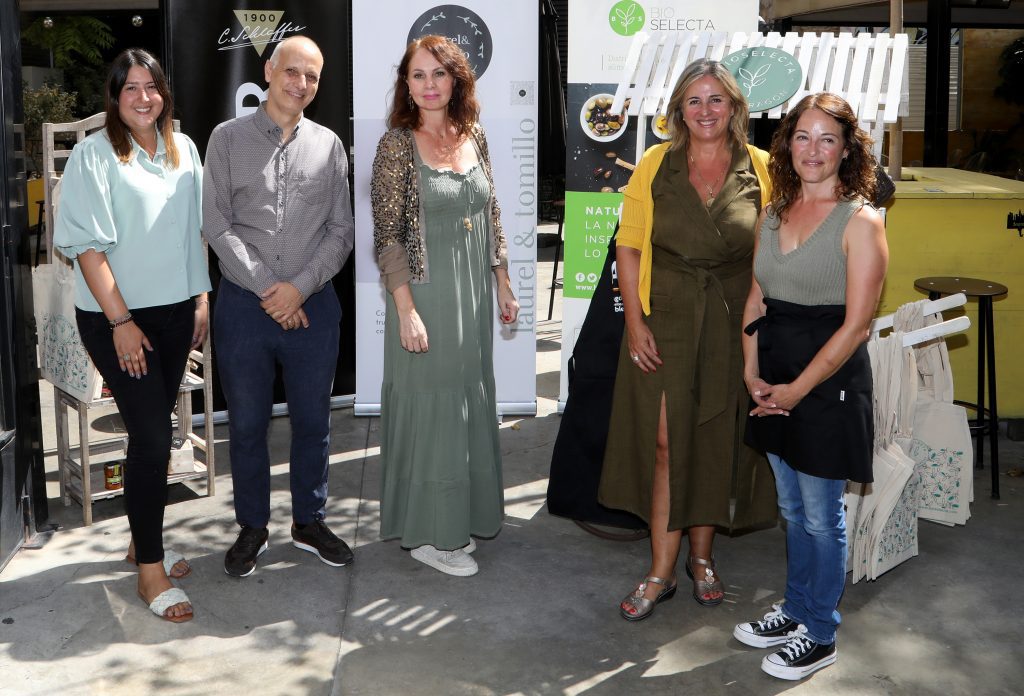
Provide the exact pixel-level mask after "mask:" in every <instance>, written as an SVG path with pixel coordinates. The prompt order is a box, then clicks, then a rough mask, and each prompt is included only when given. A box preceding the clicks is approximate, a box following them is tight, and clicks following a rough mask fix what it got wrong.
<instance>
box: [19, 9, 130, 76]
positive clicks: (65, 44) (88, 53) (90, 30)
mask: <svg viewBox="0 0 1024 696" xmlns="http://www.w3.org/2000/svg"><path fill="white" fill-rule="evenodd" d="M45 20H46V18H44V17H40V18H38V19H36V20H35V21H33V22H32V23H31V24H29V25H28V26H27V27H25V29H24V31H22V32H21V38H22V40H24V41H25V42H26V43H30V44H32V45H33V46H38V47H39V48H45V49H47V50H48V51H50V55H51V56H52V57H53V67H55V68H62V69H64V68H72V67H74V66H75V65H77V64H79V63H87V64H90V65H101V64H102V63H103V49H105V48H110V47H111V46H113V45H114V35H113V34H112V33H111V32H110V27H109V26H107V25H106V24H105V23H104V22H101V21H100V20H98V19H96V18H94V17H77V16H60V17H57V18H56V19H54V20H52V22H53V26H51V27H50V28H47V27H46V26H44V24H43V23H44V21H45Z"/></svg>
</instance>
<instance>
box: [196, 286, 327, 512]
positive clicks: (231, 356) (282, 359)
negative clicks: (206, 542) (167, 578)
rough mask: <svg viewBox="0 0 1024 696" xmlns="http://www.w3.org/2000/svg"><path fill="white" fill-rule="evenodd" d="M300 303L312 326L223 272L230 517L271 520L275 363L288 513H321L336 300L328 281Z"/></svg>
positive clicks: (221, 356) (219, 309)
mask: <svg viewBox="0 0 1024 696" xmlns="http://www.w3.org/2000/svg"><path fill="white" fill-rule="evenodd" d="M302 308H303V310H305V312H306V316H307V317H308V318H309V328H308V329H303V328H301V327H300V328H298V329H292V330H290V331H285V330H284V329H282V328H281V326H280V324H278V323H277V322H276V321H274V320H273V319H271V318H270V316H268V315H267V313H266V312H264V311H263V308H262V307H260V298H259V297H257V296H256V295H254V294H253V293H251V292H249V291H248V290H245V289H243V288H240V287H239V286H237V285H235V284H234V283H232V282H230V281H228V280H227V279H223V278H222V279H221V281H220V287H219V288H218V290H217V302H216V309H215V310H214V317H213V340H214V346H215V349H216V350H215V354H216V356H217V370H218V373H219V374H220V381H221V386H222V387H223V389H224V396H225V397H226V398H227V402H228V432H229V435H230V438H231V439H230V441H229V443H228V451H229V452H230V454H231V481H232V483H233V484H234V489H235V520H236V521H237V522H238V524H240V525H243V526H246V527H253V528H254V529H263V528H264V527H266V526H267V524H268V523H269V521H270V452H269V451H268V449H267V428H268V427H269V426H270V412H271V408H272V407H273V405H274V375H275V365H278V364H279V365H280V366H281V374H282V377H283V378H284V389H285V398H286V400H287V402H288V415H289V420H290V422H291V429H292V443H291V454H290V456H291V466H290V484H291V493H292V518H293V519H294V520H295V522H296V523H297V524H309V523H310V522H312V521H313V520H314V519H323V516H324V506H325V504H326V502H327V453H328V447H329V444H330V429H331V388H332V386H333V384H334V369H335V367H336V366H337V363H338V341H339V340H340V337H341V326H340V322H341V305H340V304H339V303H338V297H337V295H335V293H334V288H333V287H332V286H331V285H330V284H328V285H326V286H324V288H323V289H322V290H321V291H320V292H318V293H315V294H313V295H311V296H310V297H309V298H307V299H306V303H305V304H304V305H303V306H302Z"/></svg>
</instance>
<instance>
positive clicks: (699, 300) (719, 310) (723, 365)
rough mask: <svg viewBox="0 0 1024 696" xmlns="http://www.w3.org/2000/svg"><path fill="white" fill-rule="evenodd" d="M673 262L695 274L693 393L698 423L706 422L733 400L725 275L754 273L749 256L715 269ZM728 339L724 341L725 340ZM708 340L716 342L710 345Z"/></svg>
mask: <svg viewBox="0 0 1024 696" xmlns="http://www.w3.org/2000/svg"><path fill="white" fill-rule="evenodd" d="M666 260H667V259H666ZM672 261H673V265H675V266H676V267H677V268H679V269H681V270H683V271H684V272H686V273H687V274H689V275H691V276H693V278H694V280H695V281H696V282H695V285H696V292H695V293H693V310H694V312H693V313H694V326H696V327H697V331H696V333H695V334H694V338H693V341H694V351H693V354H694V356H695V358H696V359H695V360H694V365H693V380H692V385H693V386H692V392H693V398H694V400H695V401H696V402H697V424H698V425H703V424H704V423H707V422H708V421H709V420H711V419H712V418H714V417H715V416H718V415H719V414H721V413H722V412H723V411H725V409H726V406H727V405H728V403H729V394H730V379H729V353H730V351H729V333H730V331H731V330H732V329H731V328H730V322H729V304H728V303H727V302H726V300H725V288H724V287H723V286H722V281H721V279H722V278H730V277H732V276H733V275H735V274H737V273H741V272H746V273H749V272H750V261H749V259H742V260H739V261H734V262H732V263H728V264H724V265H722V266H717V267H716V268H715V270H714V272H712V271H709V270H708V269H706V268H702V267H700V266H697V265H694V264H692V263H690V262H688V261H686V260H685V259H681V258H678V257H676V258H675V259H672ZM722 339H724V340H722ZM708 341H715V343H714V344H713V345H708Z"/></svg>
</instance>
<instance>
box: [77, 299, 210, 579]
mask: <svg viewBox="0 0 1024 696" xmlns="http://www.w3.org/2000/svg"><path fill="white" fill-rule="evenodd" d="M131 311H132V316H133V317H134V318H135V325H136V326H138V327H139V328H140V329H141V330H142V333H144V334H146V338H148V339H149V342H150V344H151V345H152V346H153V350H152V351H146V369H147V373H146V374H145V375H144V376H143V377H142V378H141V379H136V378H134V377H131V376H129V374H128V373H127V372H122V371H121V367H120V365H119V364H118V361H117V351H115V350H114V338H113V334H112V333H111V330H110V325H109V323H108V322H107V317H106V316H104V314H103V312H85V311H83V310H81V309H79V310H76V317H77V319H78V332H79V334H81V336H82V345H84V346H85V349H86V351H88V353H89V357H90V358H92V362H93V364H94V365H96V369H98V370H99V371H100V374H101V375H102V376H103V379H104V381H106V383H107V386H108V387H110V393H111V394H112V395H113V396H114V402H115V403H116V404H117V408H118V410H119V411H120V412H121V418H122V420H124V427H125V429H126V430H127V431H128V456H127V459H126V460H125V467H124V509H125V513H126V514H127V515H128V525H129V526H130V527H131V530H132V539H133V540H134V541H135V559H136V560H137V561H138V562H139V563H159V562H160V561H162V560H163V558H164V545H163V533H164V532H163V530H164V507H166V505H167V462H168V460H169V459H170V456H171V412H172V411H173V410H174V404H175V402H176V401H177V399H178V386H179V385H180V384H181V376H182V374H183V373H184V372H185V361H186V360H187V359H188V352H189V346H190V345H191V343H192V331H193V325H194V323H195V302H194V301H193V300H192V299H191V298H190V299H187V300H184V301H183V302H178V303H177V304H172V305H161V306H159V307H144V308H142V309H132V310H131ZM190 415H191V414H188V415H186V417H190Z"/></svg>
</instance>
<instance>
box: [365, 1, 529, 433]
mask: <svg viewBox="0 0 1024 696" xmlns="http://www.w3.org/2000/svg"><path fill="white" fill-rule="evenodd" d="M382 12H383V13H384V15H385V16H386V21H381V18H382ZM538 22H539V18H538V14H537V12H535V11H529V12H526V11H523V8H522V7H521V6H520V5H518V4H517V3H496V2H488V1H487V0H462V2H461V3H460V4H458V5H455V4H439V3H437V2H432V1H431V0H390V2H388V3H387V5H386V7H385V6H384V5H382V3H381V2H380V1H379V0H353V2H352V26H353V27H355V28H356V29H355V30H354V31H353V37H352V51H353V55H354V56H356V57H357V58H356V59H355V63H354V69H353V76H352V92H353V112H354V123H353V125H354V128H353V132H354V139H353V148H354V155H355V161H354V167H353V170H354V171H353V177H352V185H353V188H354V194H355V224H356V240H355V257H356V400H355V413H356V415H376V414H378V413H380V386H381V380H382V376H383V362H384V308H385V295H384V293H385V290H384V286H383V284H382V282H381V279H380V275H379V273H378V270H377V259H376V254H375V252H374V246H373V215H372V213H371V209H370V175H371V170H372V166H373V157H374V154H375V153H376V150H377V141H378V140H379V139H380V137H381V136H382V135H383V134H384V132H385V130H386V129H387V126H386V124H385V119H386V118H387V114H388V108H389V104H390V102H391V98H392V89H393V87H394V83H395V71H396V69H397V66H398V63H399V62H400V61H401V59H402V55H403V53H404V52H405V48H406V46H407V45H408V43H409V41H411V40H412V39H415V38H417V37H419V36H424V35H427V34H441V35H443V36H447V37H448V38H450V39H451V40H452V41H454V42H455V43H456V44H458V45H459V46H460V47H462V49H463V50H464V51H465V53H466V56H467V58H469V61H470V64H471V65H473V67H474V69H475V71H476V77H477V82H476V92H477V99H478V100H479V101H480V105H481V114H480V121H481V123H482V125H483V127H484V129H485V130H486V132H487V143H488V147H489V149H490V155H491V164H492V167H493V170H494V185H495V187H496V189H497V196H498V204H499V205H500V206H501V211H502V225H503V227H504V230H505V238H506V240H507V242H508V259H509V269H508V271H509V278H510V279H511V281H512V289H513V291H514V292H515V295H516V297H517V298H518V300H519V305H520V312H519V321H518V322H517V323H516V324H515V325H512V326H504V325H502V324H500V323H499V322H498V318H497V317H498V312H497V306H495V309H494V312H493V316H494V372H495V374H494V377H495V385H496V389H497V401H498V411H499V412H500V413H503V414H529V415H532V414H535V413H536V411H537V379H536V371H537V368H536V338H535V334H536V316H537V310H536V296H537V292H536V266H537V252H536V238H537V234H536V226H537V166H536V162H537V136H538V133H537V50H538V48H537V37H538V31H539V29H538ZM364 28H365V30H363V29H364ZM428 330H429V327H428Z"/></svg>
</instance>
